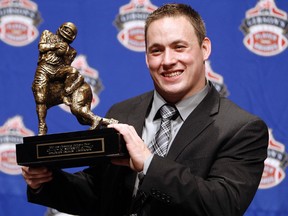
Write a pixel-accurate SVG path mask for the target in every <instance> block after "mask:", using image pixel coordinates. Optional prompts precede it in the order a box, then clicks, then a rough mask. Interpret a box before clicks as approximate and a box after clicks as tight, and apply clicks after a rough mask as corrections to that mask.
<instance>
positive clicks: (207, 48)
mask: <svg viewBox="0 0 288 216" xmlns="http://www.w3.org/2000/svg"><path fill="white" fill-rule="evenodd" d="M201 48H202V52H203V61H206V60H208V58H209V56H210V54H211V41H210V39H209V38H208V37H205V38H204V40H203V42H202V46H201Z"/></svg>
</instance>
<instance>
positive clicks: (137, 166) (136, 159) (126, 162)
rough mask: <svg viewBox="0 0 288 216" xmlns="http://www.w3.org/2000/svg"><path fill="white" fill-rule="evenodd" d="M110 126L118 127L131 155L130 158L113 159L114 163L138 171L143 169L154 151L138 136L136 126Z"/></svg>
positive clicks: (112, 125) (111, 126) (112, 126)
mask: <svg viewBox="0 0 288 216" xmlns="http://www.w3.org/2000/svg"><path fill="white" fill-rule="evenodd" d="M108 127H109V128H114V129H116V130H117V131H118V132H119V133H121V134H122V135H123V138H124V140H125V142H126V147H127V150H128V152H129V155H130V158H129V159H113V160H112V163H113V164H116V165H121V166H129V167H130V168H131V169H133V170H135V171H137V172H141V171H143V167H144V162H145V160H146V159H147V158H148V157H149V156H150V155H151V154H152V153H151V152H150V150H149V149H148V147H147V146H146V144H145V143H144V142H143V140H142V139H141V137H139V136H138V134H137V132H136V131H135V128H134V127H133V126H130V125H127V124H109V125H108Z"/></svg>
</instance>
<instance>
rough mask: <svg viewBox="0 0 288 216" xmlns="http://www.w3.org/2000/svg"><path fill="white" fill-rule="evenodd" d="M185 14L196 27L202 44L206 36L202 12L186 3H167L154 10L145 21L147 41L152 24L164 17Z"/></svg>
mask: <svg viewBox="0 0 288 216" xmlns="http://www.w3.org/2000/svg"><path fill="white" fill-rule="evenodd" d="M177 16H185V17H187V18H188V20H189V21H190V23H191V24H192V26H193V27H194V29H195V33H196V36H197V38H198V42H199V44H200V45H201V44H202V41H203V40H204V38H205V37H206V28H205V23H204V21H203V19H202V17H201V16H200V14H199V13H198V12H197V11H196V10H194V9H193V8H192V7H191V6H189V5H186V4H165V5H163V6H162V7H159V8H157V9H156V10H155V11H153V12H152V13H151V14H150V15H149V16H148V17H147V19H146V22H145V42H147V30H148V28H149V26H150V24H151V23H152V22H154V21H156V20H159V19H161V18H163V17H177Z"/></svg>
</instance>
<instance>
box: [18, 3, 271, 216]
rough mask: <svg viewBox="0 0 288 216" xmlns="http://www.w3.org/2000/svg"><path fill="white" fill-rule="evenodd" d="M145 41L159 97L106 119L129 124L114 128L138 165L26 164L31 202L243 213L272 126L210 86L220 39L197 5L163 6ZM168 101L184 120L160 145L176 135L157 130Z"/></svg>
mask: <svg viewBox="0 0 288 216" xmlns="http://www.w3.org/2000/svg"><path fill="white" fill-rule="evenodd" d="M145 37H146V38H145V39H146V62H147V65H148V67H149V70H150V74H151V77H152V79H153V82H154V86H155V91H151V92H148V93H145V94H142V95H140V96H138V97H135V98H132V99H129V100H127V101H124V102H121V103H118V104H116V105H114V106H112V108H111V109H110V110H109V111H108V113H107V117H113V118H116V119H118V120H119V121H120V122H122V123H124V124H111V125H109V127H112V128H115V129H116V130H118V131H119V132H120V133H121V134H122V135H123V137H124V139H125V142H126V146H127V149H128V152H129V155H130V158H129V159H123V160H116V159H114V160H112V163H101V164H96V165H95V167H91V168H88V169H86V170H84V171H83V172H78V173H76V174H69V173H65V172H63V171H60V170H53V171H51V170H48V169H46V168H37V169H36V168H34V169H33V168H28V167H23V176H24V178H25V180H26V182H27V184H28V186H29V187H28V199H29V201H30V202H35V203H38V204H42V205H46V206H50V207H53V208H56V209H58V210H60V211H63V212H67V213H72V214H79V215H138V216H139V215H171V216H172V215H173V216H175V215H176V216H177V215H179V216H184V215H187V216H188V215H189V216H192V215H199V216H203V215H215V216H220V215H227V216H236V215H243V214H244V212H245V210H246V209H247V207H248V206H249V204H250V202H251V201H252V199H253V197H254V194H255V192H256V190H257V187H258V184H259V181H260V179H261V175H262V171H263V167H264V160H265V158H266V154H267V145H268V132H267V127H266V125H265V123H264V122H263V121H262V120H260V119H259V118H258V117H256V116H253V115H251V114H249V113H247V112H245V111H244V110H242V109H241V108H239V107H238V106H236V105H235V104H234V103H232V102H231V101H229V100H228V99H226V98H223V97H220V96H219V93H218V92H217V91H216V90H215V88H214V87H213V86H212V85H211V83H210V82H207V80H206V78H205V61H206V60H207V59H208V57H209V55H210V51H211V42H210V40H209V39H208V38H207V37H206V32H205V27H204V23H203V21H202V19H201V17H200V16H199V14H198V13H197V12H196V11H194V10H193V9H192V8H191V7H190V6H187V5H183V4H167V5H164V6H162V7H160V8H158V9H157V10H156V11H154V12H153V13H152V14H151V15H150V16H149V17H148V19H147V21H146V26H145ZM164 104H169V105H170V108H171V107H174V111H173V112H174V113H176V114H174V115H173V117H171V119H170V120H169V121H168V123H166V124H167V125H169V124H170V123H171V135H170V137H169V139H170V140H169V141H170V142H169V144H168V146H166V147H163V145H162V144H161V145H160V143H162V141H163V140H165V139H166V135H167V134H168V133H167V131H169V130H167V129H166V131H165V133H161V132H157V130H158V129H159V128H160V127H161V128H162V122H161V121H162V120H160V119H158V113H159V112H158V110H159V108H161V107H162V106H163V105H164ZM175 107H176V108H177V110H176V111H175ZM170 108H169V109H170ZM161 110H162V108H161ZM171 110H172V108H171ZM162 118H164V117H162ZM163 121H164V120H163ZM160 122H161V126H160ZM167 125H166V126H167ZM163 128H165V126H163ZM168 128H170V127H168ZM156 132H157V134H156ZM155 134H156V135H155ZM160 134H161V135H160ZM159 136H160V137H161V140H162V141H160V140H159V139H158V137H159ZM154 137H157V138H155V140H154ZM150 143H152V144H150ZM155 146H156V147H155ZM167 152H168V153H167ZM137 174H138V175H137ZM137 176H138V178H137Z"/></svg>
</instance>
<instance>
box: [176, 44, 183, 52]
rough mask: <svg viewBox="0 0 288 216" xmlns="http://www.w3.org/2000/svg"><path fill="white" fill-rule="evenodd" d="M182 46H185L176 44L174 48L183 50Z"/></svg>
mask: <svg viewBox="0 0 288 216" xmlns="http://www.w3.org/2000/svg"><path fill="white" fill-rule="evenodd" d="M184 48H185V46H182V45H179V46H176V47H175V49H176V50H179V51H180V50H183V49H184Z"/></svg>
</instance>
